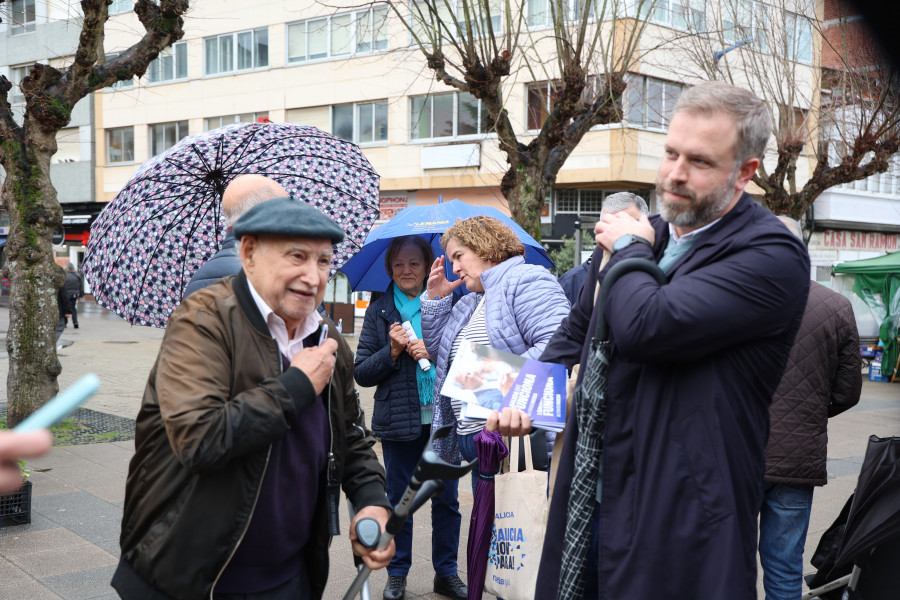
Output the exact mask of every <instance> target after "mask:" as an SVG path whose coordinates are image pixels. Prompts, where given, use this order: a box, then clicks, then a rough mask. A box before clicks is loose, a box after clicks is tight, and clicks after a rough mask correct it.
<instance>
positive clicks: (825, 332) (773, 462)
mask: <svg viewBox="0 0 900 600" xmlns="http://www.w3.org/2000/svg"><path fill="white" fill-rule="evenodd" d="M861 368H862V363H861V359H860V356H859V333H858V332H857V330H856V319H855V317H854V316H853V307H852V306H851V305H850V301H849V300H847V299H846V298H844V297H843V296H841V295H840V294H839V293H837V292H834V291H832V290H830V289H828V288H826V287H825V286H823V285H819V284H818V283H815V282H812V283H811V285H810V288H809V298H808V299H807V301H806V311H805V312H804V313H803V321H802V323H801V324H800V330H799V331H798V332H797V338H796V339H795V340H794V346H793V347H792V348H791V355H790V358H788V364H787V367H786V368H785V370H784V375H783V376H782V378H781V383H780V384H779V385H778V389H777V390H775V394H774V396H773V397H772V404H771V405H770V406H769V419H770V426H769V443H768V445H767V446H766V474H765V481H767V482H770V483H792V484H800V485H825V484H826V483H827V482H828V473H827V471H826V468H825V461H826V451H827V446H828V419H829V418H830V417H833V416H835V415H837V414H839V413H842V412H844V411H845V410H847V409H849V408H852V407H853V406H856V403H857V402H859V394H860V391H861V390H862V375H861Z"/></svg>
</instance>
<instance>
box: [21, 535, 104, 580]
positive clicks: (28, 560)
mask: <svg viewBox="0 0 900 600" xmlns="http://www.w3.org/2000/svg"><path fill="white" fill-rule="evenodd" d="M48 548H50V549H45V550H43V551H41V552H33V553H30V554H23V555H20V556H10V557H8V558H9V560H10V561H11V562H12V563H13V564H15V565H16V566H17V567H19V568H20V569H22V570H23V571H25V572H26V573H27V574H29V575H31V576H32V577H34V578H35V579H43V578H45V577H53V576H56V575H66V574H69V573H77V572H79V571H89V570H92V569H98V568H100V567H108V566H110V565H115V564H117V563H118V559H117V558H116V557H114V556H112V555H111V554H110V553H109V552H106V551H105V550H101V549H100V548H98V547H97V546H95V545H93V544H90V543H88V542H84V543H82V544H80V545H78V546H71V547H69V548H67V549H66V551H64V552H60V550H59V549H58V548H57V547H55V544H51V545H49V546H48ZM57 593H59V592H57Z"/></svg>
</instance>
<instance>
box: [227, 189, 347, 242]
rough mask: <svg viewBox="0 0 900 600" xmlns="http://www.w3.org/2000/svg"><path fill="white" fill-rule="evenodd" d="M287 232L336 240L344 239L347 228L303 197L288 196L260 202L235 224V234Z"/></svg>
mask: <svg viewBox="0 0 900 600" xmlns="http://www.w3.org/2000/svg"><path fill="white" fill-rule="evenodd" d="M248 234H249V235H286V236H288V237H302V238H324V239H329V240H331V243H332V244H337V243H338V242H342V241H344V231H343V230H342V229H341V228H340V227H339V226H338V224H337V223H335V222H334V221H332V220H331V219H329V218H328V217H326V216H325V214H324V213H322V211H320V210H319V209H318V208H316V207H314V206H310V205H309V204H307V203H306V202H303V201H302V200H298V199H297V198H291V197H290V196H285V197H284V198H273V199H272V200H266V201H265V202H260V203H259V204H257V205H256V206H254V207H253V208H251V209H250V210H248V211H247V212H246V213H244V214H243V215H242V216H241V218H239V219H238V220H237V222H236V223H235V224H234V237H235V238H237V239H241V238H242V237H243V236H245V235H248Z"/></svg>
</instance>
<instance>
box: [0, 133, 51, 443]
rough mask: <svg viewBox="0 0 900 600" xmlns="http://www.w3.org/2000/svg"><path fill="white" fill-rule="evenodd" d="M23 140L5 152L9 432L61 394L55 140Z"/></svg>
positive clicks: (39, 136) (38, 136)
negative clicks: (53, 241) (54, 236)
mask: <svg viewBox="0 0 900 600" xmlns="http://www.w3.org/2000/svg"><path fill="white" fill-rule="evenodd" d="M26 131H27V133H26V134H25V135H26V140H25V141H24V142H22V141H20V140H8V141H6V142H5V143H4V144H3V149H2V152H3V154H4V157H3V158H4V160H3V163H4V165H3V166H4V168H5V169H6V180H5V181H4V182H3V190H2V196H3V198H4V199H5V204H6V209H7V211H8V212H9V220H10V231H9V237H8V240H7V243H6V266H5V274H6V276H7V277H8V278H9V281H10V310H9V314H10V323H9V331H8V334H7V338H6V350H7V352H8V353H9V374H8V376H7V387H6V389H7V401H8V404H7V406H8V424H9V426H10V427H12V426H14V425H16V424H17V423H19V422H20V421H22V420H23V419H24V418H25V417H27V416H28V415H30V414H31V413H32V412H34V411H35V410H36V409H38V408H39V407H40V406H41V405H42V404H44V403H45V402H46V401H47V400H49V399H50V398H52V397H53V396H54V395H56V393H57V392H58V391H59V386H58V384H57V382H56V376H57V375H59V373H60V372H61V371H62V367H61V366H60V364H59V359H57V357H56V324H57V322H58V317H59V310H58V306H57V300H56V298H57V292H58V290H59V289H60V288H61V287H62V284H63V282H64V281H65V275H64V273H63V271H62V269H61V268H60V267H59V266H58V265H57V264H56V262H55V261H54V260H53V248H52V245H51V236H52V234H53V231H54V230H55V229H56V228H57V227H58V226H59V225H60V223H61V222H62V208H61V207H60V205H59V204H58V203H57V201H56V191H55V190H54V189H53V186H52V184H51V183H50V157H51V156H53V154H54V153H55V152H56V136H55V132H54V133H45V132H41V131H40V130H37V131H35V130H34V129H32V128H28V129H26Z"/></svg>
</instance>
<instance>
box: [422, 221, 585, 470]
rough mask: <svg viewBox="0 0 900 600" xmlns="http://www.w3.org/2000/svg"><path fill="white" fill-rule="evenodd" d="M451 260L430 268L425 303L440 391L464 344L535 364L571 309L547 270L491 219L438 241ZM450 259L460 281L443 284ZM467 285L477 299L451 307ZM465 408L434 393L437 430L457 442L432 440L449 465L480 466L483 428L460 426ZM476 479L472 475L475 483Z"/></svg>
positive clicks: (471, 423)
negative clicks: (478, 437) (448, 428)
mask: <svg viewBox="0 0 900 600" xmlns="http://www.w3.org/2000/svg"><path fill="white" fill-rule="evenodd" d="M441 246H442V247H443V248H444V251H445V252H446V257H440V258H438V259H437V260H435V261H434V263H433V264H432V269H431V274H430V275H429V278H428V286H427V287H428V290H427V298H426V299H424V300H423V301H422V330H423V333H424V334H425V347H426V349H427V350H428V353H429V354H430V355H431V357H432V360H434V362H435V365H436V370H437V373H436V378H435V390H440V389H441V386H442V385H443V383H444V378H445V376H446V374H447V370H448V369H449V367H450V363H451V362H453V359H454V358H455V356H456V349H457V348H458V347H459V345H460V343H461V342H462V341H463V340H468V341H472V342H474V343H477V344H485V345H488V346H491V347H493V348H497V349H499V350H505V351H507V352H512V353H513V354H518V355H520V356H524V357H526V358H533V359H537V358H538V357H540V355H541V352H543V350H544V347H545V346H546V345H547V342H548V341H549V340H550V338H551V337H552V336H553V334H554V333H555V332H556V329H557V328H558V327H559V324H560V322H561V321H562V320H563V319H564V318H565V317H566V315H568V314H569V301H568V300H567V299H566V296H565V294H564V293H563V290H562V288H561V287H560V286H559V284H558V283H557V282H556V278H555V277H553V275H551V274H550V272H549V271H548V270H547V269H545V268H544V267H539V266H536V265H529V264H526V263H525V259H524V258H523V257H524V255H525V246H524V245H523V244H522V242H520V241H519V239H518V238H517V237H516V234H515V233H514V232H513V231H512V230H511V229H510V228H509V227H507V226H506V225H504V224H503V223H501V222H500V221H498V220H497V219H494V218H492V217H483V216H482V217H471V218H469V219H464V220H460V221H457V222H456V223H455V224H454V225H453V226H452V227H450V228H449V229H448V230H447V231H446V232H444V235H443V236H442V237H441ZM445 258H446V259H449V260H450V263H451V264H452V265H453V272H454V273H455V274H456V275H457V276H458V277H459V280H458V281H454V282H452V283H451V282H449V281H447V279H446V277H445V276H444V260H445ZM462 284H465V285H466V288H467V289H468V290H469V291H470V292H474V293H472V294H468V295H466V296H463V297H462V299H460V300H459V302H457V303H456V304H452V302H451V296H452V292H453V290H455V289H456V288H458V287H459V286H460V285H462ZM460 406H461V402H460V401H457V400H451V399H450V398H448V397H446V396H442V395H440V394H439V393H437V391H435V399H434V416H433V418H432V427H433V428H438V427H441V426H443V425H447V424H455V425H456V428H455V430H454V434H453V435H450V436H448V437H446V438H443V439H440V440H435V446H436V448H435V449H436V450H437V452H438V454H440V455H441V456H442V457H443V458H444V459H446V460H459V457H460V455H462V458H465V459H466V460H467V461H469V462H471V461H472V460H474V459H475V456H476V454H475V443H474V441H473V438H474V437H475V434H476V433H478V432H479V431H481V429H482V428H483V426H484V421H479V420H474V419H460ZM475 476H476V474H475V473H473V481H474V480H475Z"/></svg>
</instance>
